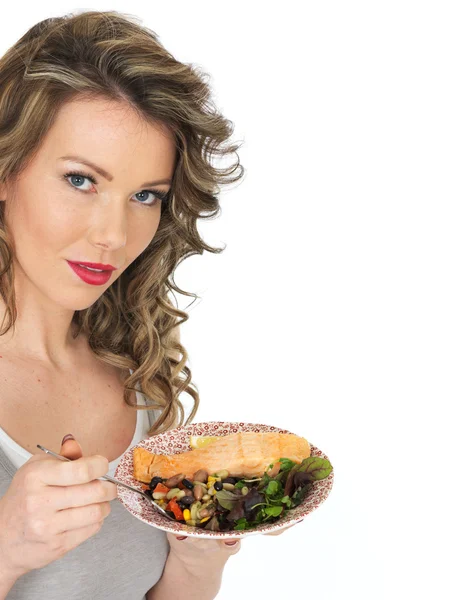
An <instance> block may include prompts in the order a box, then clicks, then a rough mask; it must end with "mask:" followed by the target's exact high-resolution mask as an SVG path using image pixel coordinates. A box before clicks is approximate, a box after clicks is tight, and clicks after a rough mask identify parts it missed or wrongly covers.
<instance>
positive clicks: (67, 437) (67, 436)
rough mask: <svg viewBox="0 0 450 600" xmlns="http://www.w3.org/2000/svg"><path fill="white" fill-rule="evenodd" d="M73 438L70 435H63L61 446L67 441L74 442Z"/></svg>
mask: <svg viewBox="0 0 450 600" xmlns="http://www.w3.org/2000/svg"><path fill="white" fill-rule="evenodd" d="M74 439H75V438H74V437H73V435H72V434H71V433H68V434H67V435H65V436H64V437H63V439H62V442H61V446H62V445H63V444H64V442H67V440H74Z"/></svg>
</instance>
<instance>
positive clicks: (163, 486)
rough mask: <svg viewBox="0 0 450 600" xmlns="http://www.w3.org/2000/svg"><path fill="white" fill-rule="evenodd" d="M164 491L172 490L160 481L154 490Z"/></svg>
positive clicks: (165, 492) (157, 491)
mask: <svg viewBox="0 0 450 600" xmlns="http://www.w3.org/2000/svg"><path fill="white" fill-rule="evenodd" d="M155 492H156V493H157V494H158V493H164V494H167V492H170V488H168V487H167V486H165V485H163V484H162V483H158V485H157V486H156V487H155V489H154V490H153V493H155Z"/></svg>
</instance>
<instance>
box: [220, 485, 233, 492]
mask: <svg viewBox="0 0 450 600" xmlns="http://www.w3.org/2000/svg"><path fill="white" fill-rule="evenodd" d="M234 487H235V486H234V485H233V484H232V483H224V484H223V489H224V490H228V491H229V492H230V491H231V490H234Z"/></svg>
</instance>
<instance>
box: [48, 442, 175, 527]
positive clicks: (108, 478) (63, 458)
mask: <svg viewBox="0 0 450 600" xmlns="http://www.w3.org/2000/svg"><path fill="white" fill-rule="evenodd" d="M37 447H38V448H39V450H43V451H44V452H47V454H51V455H52V456H54V457H55V458H59V460H68V461H69V462H70V461H71V460H72V459H70V458H67V456H61V454H56V452H53V451H52V450H48V448H44V446H41V445H40V444H37ZM97 479H106V480H107V481H111V482H112V483H116V484H117V485H123V487H126V488H128V489H129V490H131V491H133V492H137V493H138V494H140V495H141V496H143V497H144V498H145V499H146V500H147V502H150V503H151V504H153V506H154V507H155V508H157V509H158V510H159V512H161V513H162V514H163V515H164V516H165V517H167V518H168V519H171V520H172V521H176V519H174V518H173V517H171V516H170V515H169V514H167V513H166V511H165V510H164V509H163V508H161V506H159V504H157V503H156V502H155V501H154V500H152V499H151V498H150V496H148V495H147V494H145V493H144V492H143V491H142V490H139V489H138V488H135V487H132V486H131V485H128V484H126V483H123V482H122V481H119V480H118V479H115V478H114V477H110V476H109V475H103V477H98V478H97Z"/></svg>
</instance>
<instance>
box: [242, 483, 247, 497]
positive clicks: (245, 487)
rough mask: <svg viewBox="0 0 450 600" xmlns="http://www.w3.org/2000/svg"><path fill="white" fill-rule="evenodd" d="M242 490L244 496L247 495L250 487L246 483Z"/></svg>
mask: <svg viewBox="0 0 450 600" xmlns="http://www.w3.org/2000/svg"><path fill="white" fill-rule="evenodd" d="M241 492H242V495H243V496H246V495H247V494H248V487H247V486H246V485H244V487H242V488H241Z"/></svg>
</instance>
